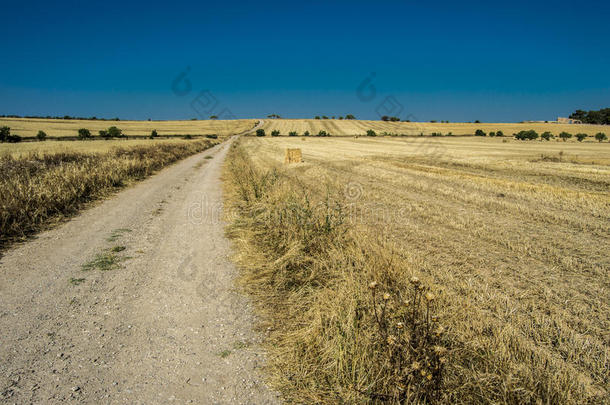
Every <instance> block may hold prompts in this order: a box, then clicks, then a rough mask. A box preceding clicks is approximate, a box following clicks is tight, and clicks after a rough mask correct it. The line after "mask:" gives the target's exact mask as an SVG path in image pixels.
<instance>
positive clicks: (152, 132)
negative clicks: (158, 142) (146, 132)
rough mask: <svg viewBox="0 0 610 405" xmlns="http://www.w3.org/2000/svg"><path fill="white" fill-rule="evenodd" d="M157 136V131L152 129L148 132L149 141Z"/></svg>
mask: <svg viewBox="0 0 610 405" xmlns="http://www.w3.org/2000/svg"><path fill="white" fill-rule="evenodd" d="M157 136H159V134H157V130H156V129H153V130H152V131H151V132H150V139H154V138H156V137H157Z"/></svg>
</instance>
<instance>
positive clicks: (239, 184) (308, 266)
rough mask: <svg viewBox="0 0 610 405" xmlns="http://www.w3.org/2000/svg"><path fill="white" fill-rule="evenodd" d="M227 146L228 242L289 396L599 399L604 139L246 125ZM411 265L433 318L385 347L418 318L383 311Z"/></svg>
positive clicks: (609, 211) (604, 345) (609, 318)
mask: <svg viewBox="0 0 610 405" xmlns="http://www.w3.org/2000/svg"><path fill="white" fill-rule="evenodd" d="M274 123H275V121H274ZM286 148H301V149H302V152H303V159H304V162H303V163H300V164H294V165H290V166H286V165H284V164H283V159H284V153H285V149H286ZM231 159H232V163H231V166H229V168H230V169H231V168H232V169H231V170H229V171H228V174H227V176H228V177H229V178H231V179H233V186H232V188H230V190H229V191H230V192H231V191H232V194H230V195H231V196H232V197H231V199H230V201H231V203H230V204H229V206H230V207H233V208H234V209H236V210H237V212H238V215H236V216H235V217H236V218H237V219H235V220H234V223H233V236H234V238H235V240H236V243H237V245H238V247H239V248H240V249H239V251H240V253H239V255H238V258H237V260H238V261H239V262H240V263H241V265H242V267H243V268H244V269H245V274H246V275H245V276H244V281H245V283H244V284H245V285H246V288H248V289H249V290H250V291H251V292H252V294H254V296H255V297H257V298H258V302H259V304H260V306H259V308H260V311H261V313H262V314H263V319H265V320H266V322H268V324H269V325H270V326H269V328H270V329H271V330H272V331H273V332H272V333H271V341H270V342H271V343H270V344H269V351H270V353H271V354H270V358H271V361H270V371H271V374H272V375H273V378H272V382H273V384H274V386H275V387H277V388H278V389H280V390H281V391H282V392H283V393H284V394H285V395H286V397H287V398H292V399H294V400H295V401H297V400H298V399H299V398H302V399H305V401H306V402H307V401H316V402H326V403H333V402H336V401H348V402H350V401H364V402H368V401H372V402H377V401H382V400H383V401H385V400H389V401H394V402H404V401H406V402H409V401H424V402H425V401H433V402H435V401H449V402H453V403H489V402H492V403H526V402H527V403H530V402H531V403H557V404H559V403H600V402H604V401H608V400H609V399H610V397H609V393H608V384H609V383H610V381H609V373H608V370H609V369H608V367H609V363H608V359H609V355H610V335H609V334H608V331H609V330H610V315H609V314H610V289H609V288H610V281H609V278H608V274H609V273H608V271H609V270H610V255H609V254H608V246H609V243H610V233H609V231H608V228H609V224H610V144H608V143H601V144H598V143H592V142H588V143H576V142H567V143H563V142H538V141H532V142H519V141H515V140H513V139H510V140H508V141H506V140H502V139H489V138H486V139H480V138H473V137H468V138H376V139H370V138H358V139H349V138H306V139H305V138H294V137H285V138H273V139H269V138H265V139H262V138H247V139H243V140H242V143H241V145H240V146H239V148H238V149H237V151H234V153H233V155H232V157H231ZM237 167H240V168H241V169H240V170H239V171H238V170H236V168H237ZM243 173H247V174H243ZM311 207H317V208H318V209H310V208H311ZM320 207H321V209H319V208H320ZM287 213H290V215H288V214H287ZM295 213H296V214H295ZM263 218H264V220H263ZM269 218H271V220H270V219H269ZM338 218H339V219H338ZM312 224H313V225H312ZM316 224H317V225H316ZM314 225H315V226H314ZM318 225H319V226H318ZM262 250H265V252H264V253H261V251H262ZM412 277H417V279H418V280H421V283H422V284H424V285H426V286H428V287H427V288H430V291H433V293H434V296H433V297H435V298H431V300H433V301H430V302H431V303H432V304H434V305H431V306H430V307H429V309H430V311H433V312H434V313H435V314H436V315H435V316H438V322H439V323H440V324H441V325H442V327H443V328H444V330H445V331H446V332H444V334H443V335H442V337H441V338H437V340H435V341H432V340H426V339H432V338H431V337H426V338H425V339H423V340H422V338H416V337H417V336H416V335H417V334H416V333H415V332H409V334H408V336H406V335H405V338H404V342H406V343H404V344H405V347H408V348H409V350H406V352H409V353H411V351H413V350H414V349H412V347H413V345H414V344H415V343H413V342H414V341H417V342H419V343H417V344H416V345H415V346H417V347H419V349H417V350H415V351H414V352H413V353H412V354H411V358H409V357H408V356H407V358H406V359H404V358H401V359H400V361H398V360H396V353H397V351H396V347H398V346H399V345H400V342H402V341H403V340H401V339H402V338H401V336H403V335H402V333H403V332H402V331H404V329H402V328H403V326H402V325H403V324H404V323H407V324H408V323H409V322H411V323H412V324H413V331H415V330H416V329H417V328H418V327H421V325H422V322H423V321H418V320H416V319H415V316H413V317H411V318H408V317H407V318H403V317H401V316H402V315H396V317H394V315H387V314H389V313H390V308H392V313H394V312H395V313H396V314H400V313H401V312H400V311H401V309H400V308H402V307H401V305H403V304H404V305H406V307H407V308H411V307H410V306H409V305H411V306H413V305H414V303H413V301H409V299H406V298H408V297H410V292H409V291H410V288H411V287H412V286H413V283H414V281H413V280H412ZM419 282H420V281H417V283H419ZM369 283H378V285H377V284H375V286H373V287H371V286H369ZM367 286H369V287H368V288H367ZM416 287H417V285H416ZM371 288H373V291H381V292H383V291H387V292H388V295H387V297H386V296H385V295H384V298H383V299H384V300H385V301H383V304H381V301H379V302H380V303H379V304H378V303H373V302H376V301H375V298H374V297H375V295H373V298H371ZM375 288H376V289H377V290H375ZM394 297H397V298H396V299H397V301H396V302H397V304H395V305H394V304H392V303H393V302H394ZM405 297H406V298H405ZM382 311H385V314H386V315H385V316H386V317H387V321H383V320H382V321H381V322H380V321H379V319H378V317H379V315H378V314H379V313H384V312H382ZM408 311H410V309H409V310H408ZM408 313H410V312H408ZM414 313H415V310H414ZM426 314H427V312H426ZM426 316H427V315H426ZM397 320H404V322H398V321H397ZM425 322H427V320H426V321H425ZM425 322H424V324H426V323H425ZM393 323H394V326H392V324H393ZM375 325H381V326H379V327H377V326H375ZM406 329H409V330H410V328H406ZM425 336H433V335H428V334H426V335H425ZM434 336H436V335H434ZM414 339H415V340H414ZM397 342H398V343H397ZM409 342H410V343H409ZM422 342H424V343H422ZM425 342H428V343H427V344H430V345H432V344H434V351H429V352H426V351H425V344H426V343H425ZM422 347H424V348H422ZM439 347H440V348H439ZM403 351H404V350H403ZM386 352H387V353H388V354H387V355H386V354H384V353H386ZM422 353H424V354H422ZM434 353H436V354H434ZM439 353H442V354H439ZM445 353H447V354H445ZM435 356H436V357H435ZM422 364H425V365H423V366H422ZM426 367H429V368H428V369H426ZM426 370H427V371H426ZM420 373H421V375H420ZM422 376H423V377H422ZM426 378H427V380H426ZM428 380H429V381H431V382H430V383H428ZM422 381H423V382H422ZM432 382H434V384H432ZM426 384H427V385H426Z"/></svg>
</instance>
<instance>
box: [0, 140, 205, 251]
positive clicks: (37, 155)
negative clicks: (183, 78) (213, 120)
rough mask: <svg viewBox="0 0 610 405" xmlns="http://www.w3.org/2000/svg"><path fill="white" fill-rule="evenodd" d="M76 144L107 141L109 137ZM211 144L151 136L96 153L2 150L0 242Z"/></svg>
mask: <svg viewBox="0 0 610 405" xmlns="http://www.w3.org/2000/svg"><path fill="white" fill-rule="evenodd" d="M118 143H121V144H129V142H124V141H120V142H118ZM74 144H77V142H74ZM78 144H84V145H94V144H102V145H112V144H113V142H108V143H106V142H78ZM114 144H115V145H116V144H117V143H114ZM214 144H215V142H211V141H208V140H205V141H195V140H193V141H154V142H153V141H151V142H148V143H147V144H146V145H140V144H135V145H134V144H131V145H130V146H127V147H116V146H114V147H112V148H108V149H106V150H104V151H95V152H94V151H91V150H84V151H77V150H68V151H54V152H50V151H48V150H44V149H43V151H41V152H31V153H28V154H23V153H20V154H16V156H13V155H12V154H8V153H7V154H4V155H1V156H0V172H1V173H2V177H0V246H1V245H2V244H4V243H6V242H8V241H11V240H13V239H15V238H20V237H24V236H27V235H30V234H32V233H34V232H36V231H38V230H39V229H40V228H41V227H44V226H45V225H48V224H49V223H50V222H51V221H53V220H57V219H60V218H61V217H64V216H69V215H72V214H74V213H75V212H76V211H77V210H78V209H79V208H81V207H82V205H83V204H84V203H86V202H88V201H91V200H93V199H96V198H99V197H101V196H103V195H104V194H106V193H108V192H109V191H111V190H113V189H116V188H118V187H122V186H124V185H125V184H126V183H128V182H129V181H132V180H139V179H142V178H144V177H146V176H148V175H150V174H152V173H153V172H155V171H156V170H159V169H161V168H162V167H163V166H165V165H168V164H171V163H173V162H175V161H177V160H179V159H182V158H184V157H186V156H189V155H192V154H194V153H197V152H200V151H203V150H205V149H208V148H209V147H211V146H213V145H214ZM44 145H45V146H46V145H47V143H44ZM18 147H21V145H19V146H18Z"/></svg>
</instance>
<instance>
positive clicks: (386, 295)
mask: <svg viewBox="0 0 610 405" xmlns="http://www.w3.org/2000/svg"><path fill="white" fill-rule="evenodd" d="M389 299H390V294H388V293H385V294H383V300H384V301H387V300H389Z"/></svg>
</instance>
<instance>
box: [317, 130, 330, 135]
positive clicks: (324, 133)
mask: <svg viewBox="0 0 610 405" xmlns="http://www.w3.org/2000/svg"><path fill="white" fill-rule="evenodd" d="M318 136H328V133H327V132H326V131H324V130H323V129H321V130H320V132H318Z"/></svg>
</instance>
